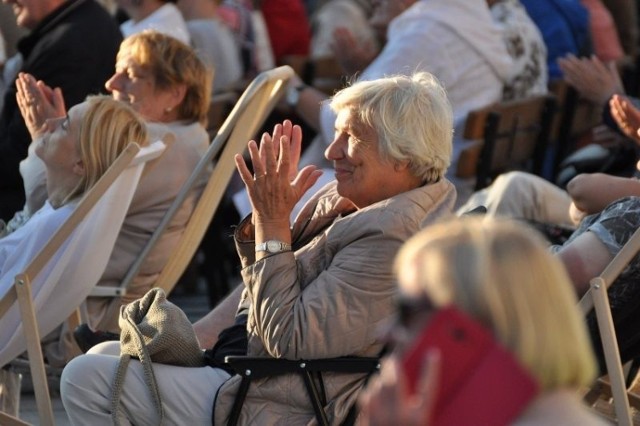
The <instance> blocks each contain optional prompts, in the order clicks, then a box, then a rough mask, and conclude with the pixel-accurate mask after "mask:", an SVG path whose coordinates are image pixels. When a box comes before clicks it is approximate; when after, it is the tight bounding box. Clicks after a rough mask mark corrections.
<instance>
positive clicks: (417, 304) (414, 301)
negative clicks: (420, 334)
mask: <svg viewBox="0 0 640 426" xmlns="http://www.w3.org/2000/svg"><path fill="white" fill-rule="evenodd" d="M435 310H436V308H435V306H433V303H432V302H431V300H430V299H429V298H428V297H427V296H421V297H407V296H400V297H399V298H398V299H397V301H396V324H397V325H398V326H399V327H402V328H404V329H407V330H409V329H411V328H413V327H414V326H415V325H416V324H417V323H420V324H422V323H423V322H424V320H426V319H427V318H428V317H429V316H430V315H431V314H432V313H433V312H434V311H435Z"/></svg>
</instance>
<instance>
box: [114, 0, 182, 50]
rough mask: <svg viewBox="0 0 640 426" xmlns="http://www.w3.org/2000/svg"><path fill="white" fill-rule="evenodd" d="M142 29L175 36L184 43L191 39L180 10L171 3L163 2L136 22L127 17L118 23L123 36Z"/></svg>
mask: <svg viewBox="0 0 640 426" xmlns="http://www.w3.org/2000/svg"><path fill="white" fill-rule="evenodd" d="M144 30H156V31H158V32H161V33H164V34H167V35H170V36H172V37H175V38H177V39H178V40H180V41H181V42H183V43H185V44H190V41H191V39H190V37H189V31H188V30H187V24H186V23H185V21H184V18H183V17H182V14H181V13H180V10H178V8H177V7H176V5H174V4H173V3H165V4H164V5H163V6H162V7H160V8H159V9H158V10H156V11H155V12H153V13H152V14H151V15H149V16H147V17H146V18H144V19H141V20H139V21H138V22H134V21H133V20H132V19H129V20H128V21H126V22H124V23H123V24H122V25H120V31H122V35H123V36H124V37H129V36H130V35H132V34H136V33H139V32H141V31H144Z"/></svg>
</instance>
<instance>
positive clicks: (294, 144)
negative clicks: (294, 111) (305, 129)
mask: <svg viewBox="0 0 640 426" xmlns="http://www.w3.org/2000/svg"><path fill="white" fill-rule="evenodd" d="M265 136H266V137H269V135H268V134H266V135H265ZM282 136H286V137H287V138H288V139H289V180H290V181H293V180H294V179H295V178H296V175H297V174H298V164H299V163H300V153H301V152H302V129H301V128H300V126H298V125H295V126H294V125H293V123H292V122H291V121H290V120H284V121H283V122H282V124H276V125H275V127H274V128H273V136H271V138H272V140H273V141H276V142H275V143H274V147H275V149H276V157H277V156H279V154H280V144H279V143H278V141H280V138H281V137H282Z"/></svg>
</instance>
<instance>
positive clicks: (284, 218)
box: [235, 120, 322, 229]
mask: <svg viewBox="0 0 640 426" xmlns="http://www.w3.org/2000/svg"><path fill="white" fill-rule="evenodd" d="M301 144H302V131H301V130H300V127H299V126H293V125H292V124H291V122H290V121H288V120H286V121H284V122H283V123H282V124H281V125H280V124H278V125H276V127H275V128H274V131H273V136H272V135H269V134H268V133H264V134H263V135H262V139H261V142H260V147H258V144H257V143H256V142H255V141H250V142H249V144H248V148H249V155H250V156H251V163H252V165H253V171H254V173H253V174H251V172H250V171H249V168H248V166H247V164H246V163H245V161H244V158H243V157H242V156H241V155H236V157H235V162H236V167H237V169H238V172H239V173H240V177H241V178H242V181H243V182H244V184H245V186H246V189H247V193H248V195H249V199H250V201H251V206H252V207H253V223H254V224H255V225H256V226H258V225H263V226H264V225H266V226H275V227H284V226H285V225H286V229H288V228H289V215H290V214H291V211H292V210H293V207H294V206H295V205H296V203H297V202H298V201H299V200H300V199H301V198H302V196H303V195H304V193H305V192H307V191H308V190H309V188H311V187H312V186H313V184H315V183H316V181H317V180H318V178H319V177H320V175H321V174H322V171H321V170H319V169H318V168H317V167H315V166H311V165H309V166H306V167H304V168H303V169H301V170H300V171H298V170H297V168H298V162H299V160H300V149H301Z"/></svg>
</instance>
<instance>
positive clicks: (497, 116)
mask: <svg viewBox="0 0 640 426" xmlns="http://www.w3.org/2000/svg"><path fill="white" fill-rule="evenodd" d="M554 113H555V97H553V96H550V95H543V96H535V97H531V98H528V99H523V100H518V101H512V102H503V103H498V104H494V105H490V106H488V107H486V108H482V109H478V110H475V111H471V112H470V113H469V115H468V116H467V121H466V124H465V130H464V138H465V139H470V140H472V141H474V142H471V143H470V144H469V146H467V147H466V148H465V149H464V150H463V151H462V152H461V154H460V159H459V162H458V170H457V172H456V174H457V175H458V176H459V177H472V176H475V177H476V188H475V189H476V190H478V189H482V188H484V187H485V186H487V185H489V183H490V182H491V180H492V179H493V178H494V177H495V176H496V175H498V174H499V173H502V172H505V171H508V170H511V169H523V168H524V169H526V170H528V171H531V172H532V173H534V174H537V175H541V174H542V169H543V164H544V157H545V153H546V149H547V143H548V138H549V131H550V129H551V124H552V120H553V115H554Z"/></svg>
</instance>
